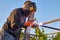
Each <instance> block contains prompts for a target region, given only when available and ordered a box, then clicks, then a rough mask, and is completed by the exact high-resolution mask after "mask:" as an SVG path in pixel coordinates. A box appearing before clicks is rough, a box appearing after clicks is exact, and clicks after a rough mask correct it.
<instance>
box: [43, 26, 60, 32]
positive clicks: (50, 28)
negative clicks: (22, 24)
mask: <svg viewBox="0 0 60 40" xmlns="http://www.w3.org/2000/svg"><path fill="white" fill-rule="evenodd" d="M42 27H45V28H50V29H54V30H58V31H60V29H58V28H54V27H49V26H42Z"/></svg>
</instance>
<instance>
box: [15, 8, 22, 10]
mask: <svg viewBox="0 0 60 40" xmlns="http://www.w3.org/2000/svg"><path fill="white" fill-rule="evenodd" d="M15 10H23V9H22V8H16V9H15Z"/></svg>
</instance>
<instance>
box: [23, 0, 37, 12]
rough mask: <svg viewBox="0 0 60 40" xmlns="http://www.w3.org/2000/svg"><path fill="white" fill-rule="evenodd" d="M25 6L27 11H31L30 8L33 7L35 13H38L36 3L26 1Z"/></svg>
mask: <svg viewBox="0 0 60 40" xmlns="http://www.w3.org/2000/svg"><path fill="white" fill-rule="evenodd" d="M24 4H26V6H25V9H27V10H29V7H31V6H33V9H34V11H35V12H36V3H35V2H31V1H26V2H25V3H24Z"/></svg>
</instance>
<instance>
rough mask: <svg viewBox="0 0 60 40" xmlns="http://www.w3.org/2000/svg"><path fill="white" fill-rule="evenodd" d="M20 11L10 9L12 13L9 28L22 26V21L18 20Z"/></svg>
mask: <svg viewBox="0 0 60 40" xmlns="http://www.w3.org/2000/svg"><path fill="white" fill-rule="evenodd" d="M20 13H21V12H19V13H18V12H17V10H13V11H12V15H11V28H12V29H14V28H21V27H22V26H24V24H23V23H21V22H20V16H21V14H20Z"/></svg>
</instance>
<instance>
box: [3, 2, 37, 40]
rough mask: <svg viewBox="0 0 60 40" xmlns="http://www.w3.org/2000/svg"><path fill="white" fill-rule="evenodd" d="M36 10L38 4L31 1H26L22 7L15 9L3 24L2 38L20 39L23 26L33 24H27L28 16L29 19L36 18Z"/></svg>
mask: <svg viewBox="0 0 60 40" xmlns="http://www.w3.org/2000/svg"><path fill="white" fill-rule="evenodd" d="M34 12H36V4H35V3H34V2H31V1H26V2H25V3H24V5H23V7H22V8H17V9H14V10H13V11H12V12H11V14H10V15H9V16H8V18H7V21H6V22H5V24H4V25H3V33H2V40H19V38H20V37H19V34H20V31H21V28H22V27H24V28H26V27H28V26H30V24H31V23H30V24H29V25H26V24H27V22H25V21H26V18H27V17H28V20H30V18H34Z"/></svg>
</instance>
